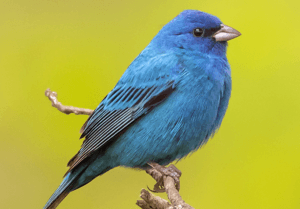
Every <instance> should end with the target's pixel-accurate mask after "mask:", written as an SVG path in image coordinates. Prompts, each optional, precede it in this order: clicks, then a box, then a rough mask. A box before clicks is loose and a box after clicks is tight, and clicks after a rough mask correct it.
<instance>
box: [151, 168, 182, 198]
mask: <svg viewBox="0 0 300 209" xmlns="http://www.w3.org/2000/svg"><path fill="white" fill-rule="evenodd" d="M148 165H150V166H151V167H152V168H151V169H148V170H147V171H146V172H147V173H149V174H151V173H153V171H157V172H158V175H152V177H153V178H154V179H155V180H156V182H157V183H156V184H155V185H154V188H153V190H151V189H149V188H148V189H149V190H150V191H152V192H156V193H161V192H165V188H164V177H167V176H170V177H172V178H173V179H174V181H175V186H176V189H177V190H178V191H179V189H180V180H179V178H180V176H181V171H180V170H179V169H178V168H176V167H175V166H174V165H173V164H171V165H170V166H169V167H164V166H161V165H159V164H157V163H148ZM159 174H160V175H159ZM154 176H155V177H154Z"/></svg>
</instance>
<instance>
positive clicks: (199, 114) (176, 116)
mask: <svg viewBox="0 0 300 209" xmlns="http://www.w3.org/2000/svg"><path fill="white" fill-rule="evenodd" d="M187 91H188V92H187ZM192 91H195V92H192ZM191 95H192V96H191ZM219 97H220V89H218V88H211V89H209V90H207V91H199V90H197V89H194V90H193V89H186V91H185V90H183V91H177V92H174V93H173V94H172V95H171V96H170V97H169V98H168V99H167V100H166V101H164V102H163V103H162V104H160V105H159V106H158V107H156V108H154V110H152V111H151V112H149V113H148V114H146V115H145V116H142V118H141V119H140V120H138V121H137V122H136V123H134V124H133V125H132V126H131V127H129V128H128V129H127V130H126V132H125V133H123V134H122V135H121V136H120V137H119V138H118V139H116V141H115V142H114V143H113V144H112V145H111V146H110V147H109V148H108V149H107V150H106V152H105V155H107V154H109V155H110V158H111V160H112V161H113V162H115V165H114V166H118V165H122V166H129V167H144V166H145V165H147V162H151V161H154V162H157V163H160V164H168V163H170V162H172V161H173V160H175V159H180V158H182V157H184V156H186V155H187V154H189V153H190V152H192V151H193V150H195V149H197V148H199V147H200V146H201V145H202V144H204V143H205V142H206V141H207V139H208V138H209V136H210V135H211V134H212V133H213V131H214V130H215V129H216V128H217V127H213V124H214V121H215V119H216V117H217V113H218V108H219V101H220V98H219Z"/></svg>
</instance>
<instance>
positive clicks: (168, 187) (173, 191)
mask: <svg viewBox="0 0 300 209" xmlns="http://www.w3.org/2000/svg"><path fill="white" fill-rule="evenodd" d="M146 172H147V173H148V174H149V175H150V176H151V177H152V178H154V179H155V181H156V182H157V184H156V185H155V187H157V185H159V184H161V181H162V179H163V185H164V188H165V192H166V193H167V195H168V199H169V200H170V202H171V204H170V203H169V202H168V201H167V200H164V199H162V198H161V197H158V196H155V195H153V194H151V193H150V192H148V191H146V190H145V189H142V191H141V195H140V197H141V198H142V200H138V201H137V203H136V204H137V205H138V206H139V207H140V208H142V209H194V208H193V207H192V206H190V205H188V204H186V203H185V202H184V201H183V200H182V198H181V196H180V194H179V192H178V190H177V188H176V184H175V181H174V179H173V178H172V177H170V176H163V175H162V174H161V173H160V172H159V171H157V170H156V169H153V168H151V169H148V170H146Z"/></svg>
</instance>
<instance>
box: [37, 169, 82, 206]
mask: <svg viewBox="0 0 300 209" xmlns="http://www.w3.org/2000/svg"><path fill="white" fill-rule="evenodd" d="M86 167H87V166H82V167H81V168H79V169H78V170H76V171H75V172H74V171H73V172H69V173H68V174H67V175H66V177H65V178H64V180H63V181H62V182H61V184H60V185H59V187H58V188H57V190H56V191H55V192H54V193H53V195H52V196H51V197H50V199H49V200H48V202H47V203H46V205H45V206H44V208H43V209H55V208H56V207H57V206H58V205H59V203H61V201H63V199H64V198H65V197H66V196H67V195H68V194H69V193H70V192H71V191H72V190H73V189H72V187H73V184H74V183H75V182H76V179H78V178H79V177H80V174H82V172H83V171H84V170H85V168H86Z"/></svg>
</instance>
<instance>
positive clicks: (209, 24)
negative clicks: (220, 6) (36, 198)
mask: <svg viewBox="0 0 300 209" xmlns="http://www.w3.org/2000/svg"><path fill="white" fill-rule="evenodd" d="M234 34H235V36H234ZM238 35H239V34H238V32H237V31H235V30H234V29H232V28H230V27H228V26H225V25H224V24H222V22H221V21H220V20H219V19H218V18H217V17H215V16H212V15H210V14H207V13H204V12H200V11H194V10H187V11H184V12H182V13H181V14H179V15H178V16H177V17H175V18H174V19H173V20H172V21H170V22H169V23H168V24H167V25H165V26H164V27H163V29H162V30H161V31H160V32H159V33H158V34H157V35H156V36H155V38H154V39H153V40H152V41H151V42H150V44H149V45H148V46H147V47H146V48H145V49H144V50H143V51H142V52H141V53H140V55H139V56H138V57H137V58H136V59H135V60H134V61H133V62H132V64H131V65H130V66H129V67H128V69H127V70H126V72H125V73H124V74H123V76H122V77H121V79H120V80H119V82H118V83H117V85H116V86H115V88H114V89H113V90H112V91H111V92H110V93H109V94H108V95H107V96H106V97H105V98H104V99H103V101H102V102H101V103H100V104H99V106H98V107H97V108H96V110H95V111H94V113H93V114H92V115H91V116H90V117H89V119H88V121H87V122H86V123H85V125H84V127H83V129H82V130H83V133H82V137H85V140H84V142H83V145H82V148H81V150H80V151H79V152H78V153H77V154H76V155H75V156H74V157H73V158H72V159H71V160H70V162H69V164H68V165H69V166H70V170H69V171H68V173H67V176H66V177H65V180H64V182H63V183H62V184H61V185H60V187H59V188H58V189H57V191H56V192H55V193H54V194H53V196H52V197H51V198H50V199H49V201H48V203H47V204H46V206H45V208H55V207H56V206H57V205H58V204H59V202H60V201H61V200H62V199H63V198H64V197H65V196H66V195H67V194H68V193H69V192H71V191H73V190H75V189H77V188H79V187H81V186H83V185H85V184H86V183H88V182H90V181H91V180H92V179H94V178H95V177H97V176H98V175H101V174H103V173H105V172H107V171H108V170H110V169H112V168H114V167H117V166H126V167H138V168H142V169H145V168H147V163H148V162H156V163H159V164H161V165H166V164H168V163H170V162H172V161H173V160H176V159H180V158H182V157H184V156H186V155H187V154H189V153H190V152H192V151H194V150H196V149H197V148H199V147H200V146H201V145H203V144H204V143H205V142H206V141H207V140H208V139H209V138H210V137H211V136H212V135H213V133H214V132H215V131H216V130H217V129H218V128H219V127H220V125H221V122H222V119H223V117H224V114H225V111H226V109H227V106H228V101H229V97H230V92H231V76H230V67H229V64H228V61H227V58H226V47H227V42H226V41H227V40H229V39H232V38H234V37H237V36H238Z"/></svg>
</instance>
